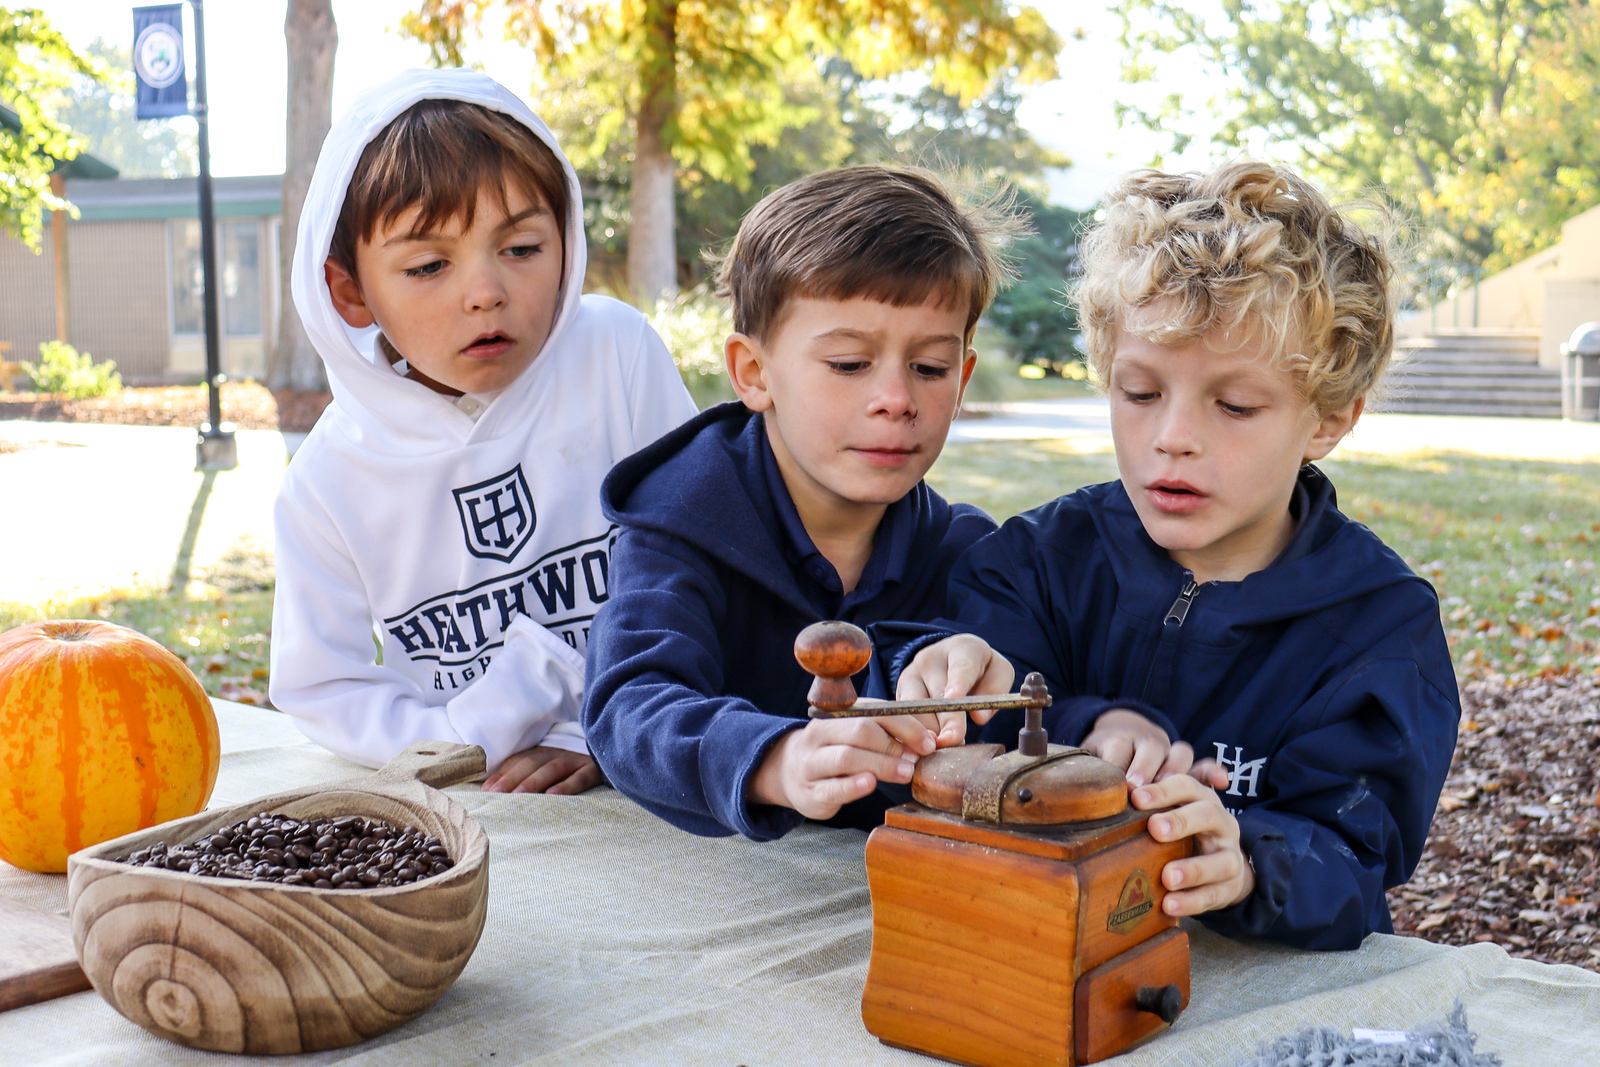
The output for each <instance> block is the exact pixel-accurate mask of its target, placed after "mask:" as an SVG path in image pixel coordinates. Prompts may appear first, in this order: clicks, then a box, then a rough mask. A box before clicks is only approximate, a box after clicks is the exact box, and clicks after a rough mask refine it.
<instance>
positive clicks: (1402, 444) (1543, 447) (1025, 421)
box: [950, 397, 1600, 463]
mask: <svg viewBox="0 0 1600 1067" xmlns="http://www.w3.org/2000/svg"><path fill="white" fill-rule="evenodd" d="M982 410H983V412H984V413H985V415H986V416H987V417H985V418H975V419H961V420H959V421H958V422H957V423H956V425H955V429H954V430H953V431H951V434H950V440H952V441H1071V442H1072V443H1073V444H1074V446H1075V447H1076V448H1078V449H1080V450H1082V451H1086V452H1109V451H1111V417H1110V414H1109V405H1108V404H1107V403H1106V401H1104V400H1102V399H1100V398H1098V397H1086V398H1075V399H1072V400H1030V401H1023V402H1019V403H1010V404H994V405H984V407H983V409H982ZM1424 451H1440V452H1467V453H1471V454H1473V455H1479V456H1492V457H1497V458H1501V459H1534V460H1554V461H1558V462H1591V463H1592V462H1600V423H1595V422H1563V421H1560V420H1557V419H1489V418H1466V417H1461V416H1455V415H1384V414H1374V415H1367V416H1365V417H1363V418H1362V420H1361V421H1360V423H1358V424H1357V426H1356V429H1355V432H1354V433H1353V434H1351V435H1350V437H1349V438H1347V439H1346V440H1345V441H1344V442H1343V443H1341V444H1340V445H1339V448H1338V449H1337V450H1336V451H1335V452H1334V455H1335V456H1340V455H1347V456H1348V455H1360V454H1365V455H1397V454H1403V453H1408V452H1424Z"/></svg>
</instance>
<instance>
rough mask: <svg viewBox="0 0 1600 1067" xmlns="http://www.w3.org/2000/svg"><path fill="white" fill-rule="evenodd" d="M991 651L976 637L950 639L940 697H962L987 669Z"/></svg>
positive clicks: (991, 654)
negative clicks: (942, 690) (942, 689)
mask: <svg viewBox="0 0 1600 1067" xmlns="http://www.w3.org/2000/svg"><path fill="white" fill-rule="evenodd" d="M992 658H993V653H991V652H990V651H989V646H988V645H986V644H984V643H983V642H982V641H980V640H977V639H976V638H970V637H969V638H959V637H953V638H951V639H950V655H949V657H948V658H947V660H946V667H945V681H944V692H942V693H940V694H939V695H940V696H942V697H947V698H948V697H964V696H966V695H967V694H968V693H970V692H972V688H973V686H975V685H977V684H978V682H979V680H980V679H982V678H983V676H984V675H985V674H986V673H987V672H988V670H989V660H990V659H992Z"/></svg>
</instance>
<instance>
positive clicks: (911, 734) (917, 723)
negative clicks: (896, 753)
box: [848, 715, 939, 756]
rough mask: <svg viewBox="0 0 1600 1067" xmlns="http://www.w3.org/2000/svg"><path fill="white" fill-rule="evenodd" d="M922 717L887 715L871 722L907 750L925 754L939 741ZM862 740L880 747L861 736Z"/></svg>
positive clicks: (921, 754) (871, 745)
mask: <svg viewBox="0 0 1600 1067" xmlns="http://www.w3.org/2000/svg"><path fill="white" fill-rule="evenodd" d="M924 718H925V716H919V715H888V716H885V717H883V718H880V719H874V720H872V722H873V723H874V724H875V725H876V726H877V727H878V728H879V729H881V730H882V731H883V732H884V733H886V734H888V735H889V736H890V737H891V738H893V739H894V740H896V741H898V742H900V744H901V746H902V747H903V748H904V749H905V750H906V751H907V752H910V753H913V754H915V755H918V756H926V755H927V754H928V753H930V752H932V751H933V750H934V749H935V748H937V747H939V742H938V739H937V738H936V736H935V734H934V731H933V730H930V729H929V728H928V726H927V725H926V724H925V723H924V722H923V721H922V720H923V719H924ZM933 725H934V726H937V725H938V722H937V721H935V722H934V723H933ZM863 741H865V744H866V747H868V748H874V749H876V748H878V747H880V746H878V745H876V744H873V743H872V742H871V741H870V740H867V739H865V738H863ZM848 743H850V744H855V743H856V742H855V741H851V742H848Z"/></svg>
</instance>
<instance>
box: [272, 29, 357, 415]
mask: <svg viewBox="0 0 1600 1067" xmlns="http://www.w3.org/2000/svg"><path fill="white" fill-rule="evenodd" d="M283 35H284V38H285V39H286V40H287V42H288V46H289V109H288V126H287V143H286V146H285V151H284V166H283V206H282V209H281V212H280V217H281V218H282V220H283V221H282V224H281V225H280V227H279V231H278V292H280V293H282V294H283V298H282V300H281V302H280V304H279V308H278V331H277V342H276V344H275V345H274V346H273V350H272V358H271V360H270V361H269V362H268V364H267V387H268V388H270V389H283V388H285V387H291V388H295V389H326V388H327V385H328V382H327V376H326V373H325V371H324V369H323V365H322V359H321V358H320V357H319V356H318V355H317V350H316V348H314V347H313V346H312V344H311V339H310V338H309V337H307V336H306V330H305V327H304V326H303V325H302V324H301V322H300V315H299V313H298V312H296V311H295V307H294V301H293V300H292V299H290V297H289V275H290V271H291V268H292V266H293V264H294V249H295V238H296V235H297V234H298V233H299V229H300V209H301V208H302V207H304V206H305V202H306V190H308V189H309V188H310V187H311V175H312V172H313V171H315V170H316V167H317V153H318V152H320V151H321V150H322V142H323V139H324V138H326V137H327V136H328V129H329V128H330V127H331V126H332V125H333V58H334V53H335V52H336V51H337V50H338V47H339V30H338V27H337V26H336V25H335V24H334V21H333V0H289V8H288V12H287V13H286V14H285V15H284V19H283Z"/></svg>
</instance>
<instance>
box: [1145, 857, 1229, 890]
mask: <svg viewBox="0 0 1600 1067" xmlns="http://www.w3.org/2000/svg"><path fill="white" fill-rule="evenodd" d="M1243 871H1244V855H1243V853H1241V852H1239V851H1238V850H1237V849H1231V848H1229V849H1222V850H1220V851H1217V852H1208V853H1206V854H1205V855H1203V856H1191V857H1189V858H1188V859H1183V860H1173V861H1172V862H1171V863H1169V864H1167V865H1166V866H1165V867H1163V868H1161V884H1162V885H1164V886H1166V887H1167V888H1168V889H1197V888H1199V887H1201V886H1205V885H1212V884H1215V883H1218V882H1231V881H1232V880H1233V879H1235V878H1238V877H1239V875H1240V874H1241V873H1243ZM1236 890H1237V887H1235V891H1236Z"/></svg>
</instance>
